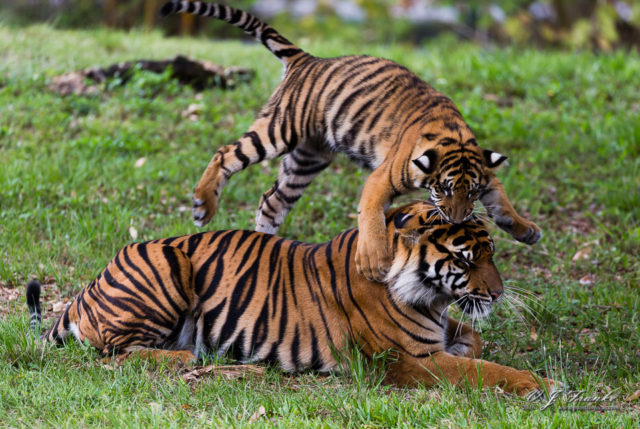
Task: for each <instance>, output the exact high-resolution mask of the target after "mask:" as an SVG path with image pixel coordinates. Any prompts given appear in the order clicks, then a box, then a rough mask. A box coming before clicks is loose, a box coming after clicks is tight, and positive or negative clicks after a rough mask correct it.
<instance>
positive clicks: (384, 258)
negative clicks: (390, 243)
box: [355, 238, 391, 282]
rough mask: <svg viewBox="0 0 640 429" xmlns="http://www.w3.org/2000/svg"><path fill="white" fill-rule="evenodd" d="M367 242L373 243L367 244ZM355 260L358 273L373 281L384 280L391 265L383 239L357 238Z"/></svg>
mask: <svg viewBox="0 0 640 429" xmlns="http://www.w3.org/2000/svg"><path fill="white" fill-rule="evenodd" d="M368 242H372V243H373V245H371V246H368ZM355 260H356V269H357V270H358V273H360V274H362V275H363V276H365V277H366V278H367V279H368V280H371V281H374V282H382V281H384V279H385V277H386V276H387V273H388V271H389V267H390V266H391V257H390V256H389V251H388V249H387V243H385V241H384V240H364V239H360V238H358V246H357V249H356V256H355Z"/></svg>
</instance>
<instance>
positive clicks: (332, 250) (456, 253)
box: [27, 202, 552, 394]
mask: <svg viewBox="0 0 640 429" xmlns="http://www.w3.org/2000/svg"><path fill="white" fill-rule="evenodd" d="M386 224H387V225H386V234H387V235H386V238H385V240H386V243H387V245H388V246H389V249H390V250H391V253H392V265H391V268H390V270H389V273H388V274H387V277H386V284H383V283H376V282H372V281H370V280H367V279H366V278H365V277H364V276H362V275H361V274H358V272H357V269H356V268H355V266H354V259H355V252H354V250H355V243H356V240H357V238H358V230H357V229H355V230H350V231H347V232H344V233H342V234H340V235H338V236H337V237H335V238H334V239H333V240H331V241H330V242H328V243H325V244H319V245H314V244H306V243H301V242H298V241H292V240H287V239H284V238H280V237H277V236H273V235H271V234H265V233H261V232H255V231H216V232H204V233H198V234H193V235H187V236H183V237H174V238H167V239H161V240H155V241H149V242H146V243H136V244H131V245H128V246H126V247H125V248H123V249H122V250H121V251H120V252H119V253H118V254H117V255H116V257H115V258H114V259H113V260H112V261H111V262H110V263H109V264H108V266H107V267H106V268H105V269H104V271H102V273H101V274H100V275H98V277H97V278H96V279H95V280H93V281H92V282H91V283H89V285H88V286H86V287H85V288H84V289H83V290H82V291H81V292H80V294H79V295H78V296H77V297H76V298H75V300H74V301H73V302H72V303H71V304H70V306H69V307H68V308H67V309H66V311H65V312H64V314H63V315H62V316H61V317H60V318H59V319H58V320H57V322H55V323H54V325H53V326H52V327H51V328H50V329H49V330H48V331H47V332H46V333H45V334H44V335H43V337H44V338H45V339H46V340H49V341H57V342H62V341H63V340H64V339H65V338H66V337H67V336H68V335H69V334H72V335H73V336H74V337H75V338H77V339H78V340H79V341H87V340H88V342H89V343H90V344H91V345H92V346H94V347H96V348H98V349H100V350H101V351H102V354H103V355H119V354H120V355H126V354H127V353H133V354H140V355H141V356H149V355H153V356H156V357H157V356H167V357H169V358H172V359H183V360H184V359H185V357H186V358H194V357H195V356H201V355H202V354H206V353H211V352H214V351H215V352H217V353H218V354H224V353H230V354H231V356H232V357H234V358H235V359H238V360H242V361H247V362H256V361H267V362H275V363H279V364H280V365H281V366H282V367H283V368H284V369H285V370H289V371H301V370H304V369H307V368H310V369H315V370H318V371H321V372H324V371H329V370H331V369H333V368H336V366H337V365H338V362H337V361H336V358H335V355H334V353H333V352H334V351H335V350H336V349H337V350H341V349H343V347H344V346H345V344H346V343H347V341H349V342H350V343H351V344H354V343H355V344H356V345H357V346H358V347H360V348H361V349H362V350H363V352H364V353H365V354H366V355H368V356H372V355H373V353H379V352H382V351H385V350H389V349H393V350H394V351H395V352H396V353H397V360H395V361H394V362H393V363H391V364H390V367H389V371H388V374H387V381H388V382H391V383H395V384H398V385H411V384H415V383H416V382H418V383H423V384H425V385H428V386H429V385H433V384H435V383H436V382H437V381H438V379H441V378H445V379H447V380H448V381H450V382H451V383H454V384H455V383H459V382H461V381H462V380H463V379H467V380H469V382H470V383H471V385H478V384H477V383H478V382H479V381H481V382H482V385H484V386H494V385H499V386H502V387H503V388H504V389H506V390H508V391H513V392H516V393H518V394H525V393H527V392H529V391H530V390H532V389H537V388H538V387H539V385H538V383H537V381H536V379H535V378H534V377H532V375H531V374H530V373H529V372H528V371H519V370H516V369H513V368H509V367H505V366H502V365H498V364H495V363H492V362H487V361H483V360H480V359H478V356H479V355H480V351H481V341H480V337H479V335H478V334H477V333H476V332H475V331H474V330H473V329H472V328H471V327H470V326H468V325H467V324H463V323H461V322H458V321H456V320H454V319H453V318H451V317H449V316H448V313H447V310H448V308H449V305H451V304H452V303H454V302H457V303H458V305H459V306H460V307H461V308H462V310H463V311H464V312H465V313H466V314H468V315H470V316H471V317H472V318H480V317H483V316H486V315H487V314H488V313H489V311H490V309H491V307H492V304H493V303H494V302H495V301H496V300H497V299H498V298H499V297H500V295H501V294H502V282H501V280H500V275H499V273H498V271H497V270H496V267H495V266H494V264H493V260H492V257H493V243H492V241H491V238H490V237H489V234H488V233H487V231H486V229H485V228H484V225H483V224H482V223H481V222H480V221H479V220H477V219H475V217H473V216H472V217H471V218H469V219H468V220H466V221H464V222H462V223H460V224H456V225H453V224H449V223H446V222H445V221H444V217H443V216H442V215H441V214H440V212H439V211H438V210H436V209H435V206H434V205H432V204H431V203H427V202H418V203H413V204H410V205H407V206H404V207H400V208H398V209H395V210H392V211H390V212H389V213H388V215H387V218H386ZM39 291H40V286H39V284H38V283H37V282H31V283H30V284H29V286H28V288H27V302H28V304H29V309H30V312H31V317H32V322H33V323H34V324H37V323H38V320H40V317H41V314H40V302H39ZM149 349H155V350H149ZM191 353H193V355H192V354H191ZM194 355H195V356H194ZM127 356H128V355H127ZM125 358H126V356H125ZM187 360H189V359H187ZM478 378H481V380H478ZM546 383H547V384H549V383H552V382H551V381H546Z"/></svg>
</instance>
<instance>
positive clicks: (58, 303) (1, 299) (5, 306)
mask: <svg viewBox="0 0 640 429" xmlns="http://www.w3.org/2000/svg"><path fill="white" fill-rule="evenodd" d="M41 284H42V291H41V295H40V300H41V302H42V313H43V314H42V319H43V320H42V321H43V323H42V325H43V326H50V325H51V321H53V320H56V319H57V318H58V317H60V315H61V314H62V313H63V312H64V310H65V309H66V308H67V306H68V305H69V304H70V303H71V301H73V298H69V297H66V296H63V294H62V292H61V291H60V289H59V288H58V285H57V284H56V282H55V279H54V278H53V277H45V278H44V279H43V280H42V281H41ZM26 287H27V285H26V283H25V284H19V285H15V284H14V283H13V282H7V283H4V282H0V317H6V316H7V315H9V314H13V313H14V312H15V308H16V305H20V304H22V305H23V308H24V311H25V314H26V312H27V302H26V300H25V295H24V294H25V290H26Z"/></svg>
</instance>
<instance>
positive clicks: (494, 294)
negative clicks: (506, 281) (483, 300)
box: [489, 290, 502, 301]
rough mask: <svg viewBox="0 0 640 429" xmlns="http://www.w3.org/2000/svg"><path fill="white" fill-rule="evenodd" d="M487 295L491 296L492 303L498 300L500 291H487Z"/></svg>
mask: <svg viewBox="0 0 640 429" xmlns="http://www.w3.org/2000/svg"><path fill="white" fill-rule="evenodd" d="M489 295H490V296H491V299H492V300H493V301H495V300H497V299H498V298H500V296H501V295H502V291H501V290H490V291H489Z"/></svg>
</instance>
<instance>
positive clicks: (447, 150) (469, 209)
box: [411, 116, 507, 223]
mask: <svg viewBox="0 0 640 429" xmlns="http://www.w3.org/2000/svg"><path fill="white" fill-rule="evenodd" d="M420 133H421V135H420V137H419V141H418V144H417V145H416V146H415V148H414V149H413V153H412V154H411V161H412V162H411V168H412V173H413V185H414V186H415V187H416V188H425V189H428V190H429V192H430V193H431V199H432V200H433V202H434V203H435V205H436V208H437V209H438V210H439V211H440V214H441V215H442V217H443V218H444V219H445V220H446V221H447V222H450V223H461V222H465V221H466V220H468V219H469V218H470V216H471V214H472V213H473V205H474V203H475V201H476V199H478V198H479V197H480V195H481V194H482V192H483V191H484V190H485V189H486V187H487V185H488V184H489V181H490V173H491V172H492V171H493V170H495V169H496V168H497V167H499V166H500V165H501V164H502V163H503V162H504V161H505V160H506V159H507V157H506V156H504V155H501V154H499V153H498V152H494V151H491V150H489V149H482V148H480V147H479V146H478V144H477V142H476V139H475V137H474V136H473V133H472V131H471V129H470V128H469V127H468V126H467V125H466V124H465V123H464V121H463V120H462V118H461V117H460V118H458V117H457V116H455V117H454V118H452V119H448V120H438V121H433V122H430V123H429V124H427V125H426V126H425V127H423V128H422V129H421V130H420Z"/></svg>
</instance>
